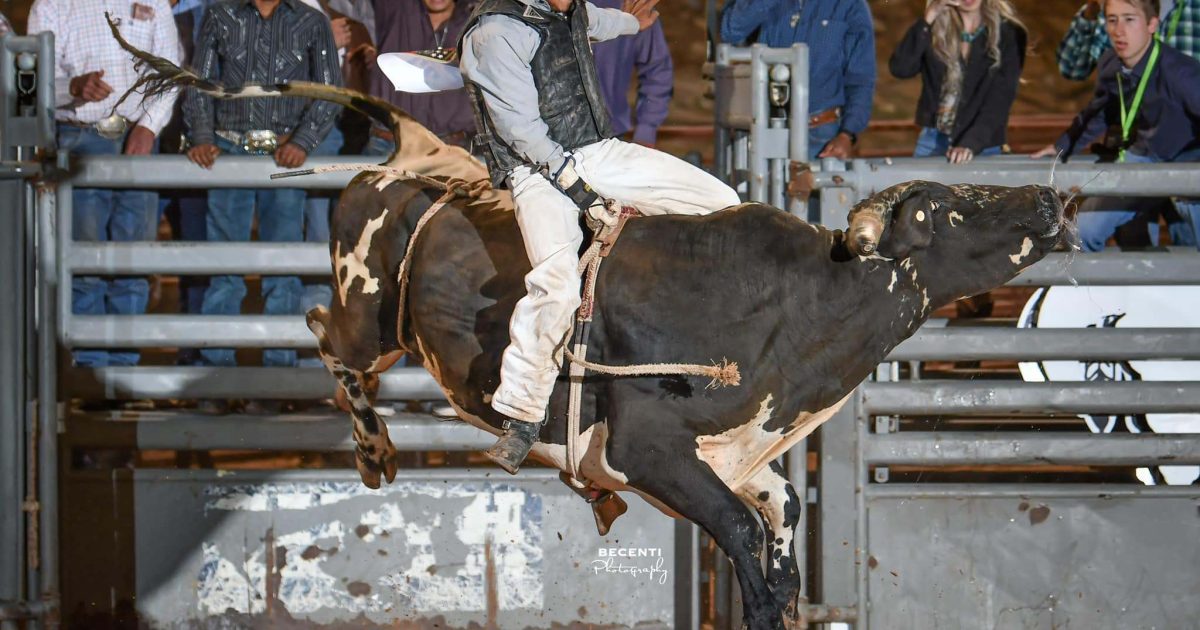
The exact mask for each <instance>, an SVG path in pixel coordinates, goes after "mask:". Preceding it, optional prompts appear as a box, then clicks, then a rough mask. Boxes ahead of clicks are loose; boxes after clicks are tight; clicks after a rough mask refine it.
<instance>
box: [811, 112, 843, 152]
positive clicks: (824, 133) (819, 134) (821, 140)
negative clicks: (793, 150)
mask: <svg viewBox="0 0 1200 630" xmlns="http://www.w3.org/2000/svg"><path fill="white" fill-rule="evenodd" d="M840 129H841V124H840V121H834V122H831V123H825V124H824V125H821V126H819V127H810V128H809V129H808V159H809V161H816V159H817V154H818V153H820V152H821V150H822V149H824V148H825V145H827V144H829V141H830V140H833V137H834V136H836V135H837V134H838V130H840Z"/></svg>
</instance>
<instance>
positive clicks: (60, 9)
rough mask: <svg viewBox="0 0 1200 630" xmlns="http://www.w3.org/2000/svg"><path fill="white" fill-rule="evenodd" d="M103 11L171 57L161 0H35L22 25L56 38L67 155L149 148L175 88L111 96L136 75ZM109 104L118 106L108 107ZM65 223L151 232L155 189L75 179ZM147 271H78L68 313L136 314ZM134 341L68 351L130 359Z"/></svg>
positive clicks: (145, 45) (93, 363)
mask: <svg viewBox="0 0 1200 630" xmlns="http://www.w3.org/2000/svg"><path fill="white" fill-rule="evenodd" d="M105 12H112V13H114V14H115V15H114V17H117V18H119V19H120V27H119V28H120V29H121V33H122V34H123V35H124V36H125V38H126V39H127V40H129V42H130V43H131V44H133V45H134V46H137V47H138V48H141V49H142V50H147V51H149V52H150V53H152V54H154V55H158V56H160V57H163V58H165V59H169V60H171V61H172V62H175V63H178V62H179V37H178V34H177V33H176V31H175V23H174V21H173V20H172V19H171V7H170V5H168V4H167V0H141V1H138V2H120V1H113V0H37V1H36V2H34V4H33V7H32V8H31V10H30V14H29V32H30V33H39V32H42V31H50V32H52V33H54V37H55V60H54V61H55V71H54V78H55V89H56V94H55V99H56V102H57V103H58V107H57V109H56V110H55V119H57V121H58V146H59V149H61V150H65V151H69V152H70V153H72V154H74V155H116V154H121V153H124V154H125V155H147V154H149V153H152V152H153V151H154V150H155V145H156V144H157V139H156V136H157V135H158V133H159V131H161V130H162V128H163V126H164V125H166V124H167V121H168V120H169V119H170V118H171V107H172V105H173V104H174V102H175V97H176V94H175V93H174V92H170V93H168V94H165V95H163V96H160V97H155V98H147V99H141V98H137V95H131V96H130V98H128V99H126V100H125V101H124V102H123V103H121V104H120V106H117V101H118V100H119V99H120V98H121V95H123V94H125V92H126V91H128V90H129V89H130V88H131V87H133V85H134V83H135V82H136V81H137V72H136V71H135V70H134V67H133V65H134V64H133V61H134V60H133V57H131V56H130V55H129V53H127V52H125V51H124V50H122V49H121V47H120V45H119V44H117V41H116V39H114V38H113V36H112V33H111V31H110V30H109V26H108V22H107V21H106V20H105ZM114 107H116V110H115V111H114V109H113V108H114ZM72 202H73V207H74V212H73V218H72V225H71V232H72V234H73V237H74V239H75V240H77V241H151V240H154V238H155V236H156V232H157V228H158V221H157V219H158V195H157V194H155V193H154V192H151V191H144V190H108V189H92V188H76V189H75V191H74V194H73V196H72ZM148 298H149V283H148V282H147V280H146V279H145V278H132V277H124V278H112V279H105V278H100V277H95V276H76V277H75V278H74V279H73V280H72V281H71V312H72V313H75V314H76V315H105V314H119V315H139V314H142V313H144V312H145V311H146V303H147V301H148ZM139 356H140V355H139V353H138V352H137V351H135V350H114V351H106V350H99V349H96V350H88V349H80V350H76V351H75V353H74V357H75V364H76V365H78V366H81V367H104V366H108V365H136V364H137V362H138V359H139Z"/></svg>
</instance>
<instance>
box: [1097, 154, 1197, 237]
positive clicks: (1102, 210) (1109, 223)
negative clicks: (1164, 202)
mask: <svg viewBox="0 0 1200 630" xmlns="http://www.w3.org/2000/svg"><path fill="white" fill-rule="evenodd" d="M1198 160H1200V151H1195V152H1189V153H1186V154H1184V155H1180V156H1179V157H1177V158H1176V159H1175V160H1174V161H1176V162H1194V161H1198ZM1158 161H1159V160H1158V159H1157V158H1153V157H1149V156H1145V155H1138V154H1136V153H1126V154H1125V162H1127V163H1130V164H1145V163H1150V162H1158ZM1138 201H1139V200H1135V199H1128V198H1122V197H1094V198H1092V199H1088V200H1087V201H1085V202H1084V203H1083V205H1081V206H1080V208H1079V214H1078V215H1077V217H1078V219H1077V220H1078V223H1079V240H1080V247H1081V248H1082V249H1083V251H1085V252H1098V251H1101V250H1103V249H1104V246H1105V244H1106V243H1107V242H1108V238H1109V237H1110V236H1112V235H1113V234H1114V233H1115V232H1116V231H1117V228H1119V227H1120V226H1122V225H1124V224H1126V223H1128V222H1130V221H1132V220H1134V219H1136V218H1138V216H1139V215H1140V214H1144V213H1146V212H1147V211H1146V210H1142V209H1138V208H1137V207H1136V206H1137V205H1138ZM1175 209H1176V211H1178V212H1179V216H1180V218H1182V219H1183V220H1182V221H1180V222H1177V223H1171V224H1169V225H1168V226H1167V227H1168V230H1169V232H1170V234H1171V241H1172V243H1174V244H1175V245H1196V246H1200V200H1197V199H1176V200H1175ZM1147 219H1148V220H1149V224H1150V242H1151V243H1153V244H1157V243H1158V217H1157V216H1151V217H1147Z"/></svg>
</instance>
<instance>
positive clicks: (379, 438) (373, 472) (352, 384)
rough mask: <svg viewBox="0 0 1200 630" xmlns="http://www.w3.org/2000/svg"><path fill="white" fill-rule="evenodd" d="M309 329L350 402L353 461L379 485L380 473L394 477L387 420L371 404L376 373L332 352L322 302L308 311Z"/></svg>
mask: <svg viewBox="0 0 1200 630" xmlns="http://www.w3.org/2000/svg"><path fill="white" fill-rule="evenodd" d="M306 319H307V321H308V329H309V330H311V331H312V333H313V335H316V337H317V348H318V351H319V352H320V355H321V362H322V363H324V364H325V369H327V370H329V373H330V374H332V375H333V378H334V380H336V381H337V386H338V388H339V389H340V391H341V392H342V393H343V394H344V395H345V396H346V400H347V401H348V402H349V403H350V416H351V418H352V419H353V426H354V443H355V449H354V463H355V465H356V466H357V467H358V474H359V476H360V477H362V482H363V484H364V485H366V486H367V487H368V488H378V487H379V485H380V484H379V480H380V476H383V477H384V478H386V479H387V482H388V483H391V482H392V480H393V479H395V478H396V447H395V446H393V445H392V440H391V439H390V438H389V437H388V428H387V424H385V423H384V422H383V420H382V419H381V418H380V417H379V414H378V413H377V412H376V411H375V408H374V407H373V406H372V405H371V400H370V396H369V394H368V392H370V391H373V390H374V389H375V388H376V387H378V382H379V376H378V375H377V374H372V373H368V372H362V371H359V370H355V369H352V368H349V367H347V366H346V364H345V363H342V360H341V359H340V358H338V356H337V355H336V354H335V353H334V350H333V342H332V341H330V339H329V334H328V331H329V330H330V328H331V327H332V326H331V322H330V313H329V310H328V309H326V308H325V307H324V306H317V307H316V308H314V309H312V310H311V311H309V312H308V315H307V318H306Z"/></svg>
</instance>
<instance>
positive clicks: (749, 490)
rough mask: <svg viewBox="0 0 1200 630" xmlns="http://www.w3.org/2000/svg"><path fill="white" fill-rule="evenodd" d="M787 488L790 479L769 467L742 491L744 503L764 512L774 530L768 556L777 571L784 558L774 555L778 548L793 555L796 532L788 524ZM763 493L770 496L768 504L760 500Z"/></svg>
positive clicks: (754, 477)
mask: <svg viewBox="0 0 1200 630" xmlns="http://www.w3.org/2000/svg"><path fill="white" fill-rule="evenodd" d="M787 487H788V480H787V479H785V478H784V477H782V476H780V475H779V474H778V473H776V472H775V471H774V470H771V467H770V466H767V467H765V468H763V469H762V470H760V471H758V474H756V475H754V476H753V477H751V478H750V479H748V480H747V482H746V485H745V486H742V489H741V491H740V492H738V498H740V499H741V500H742V503H745V504H746V505H747V506H749V507H750V508H751V509H754V510H757V511H758V512H759V513H761V514H762V515H763V518H764V520H765V521H766V522H767V524H768V525H769V526H770V527H771V533H772V534H773V536H772V539H771V540H769V541H768V549H769V550H770V552H771V553H770V554H769V555H768V557H769V558H770V559H771V564H772V566H773V567H774V568H776V569H779V568H781V562H780V560H781V556H779V555H776V554H775V553H774V551H775V550H776V549H779V550H780V553H781V555H788V556H790V555H792V553H793V551H792V529H791V528H790V527H786V526H785V525H784V520H785V514H784V506H785V504H786V503H787V501H788V492H787ZM763 492H766V493H767V498H766V500H765V501H764V500H759V498H758V497H759V496H760V494H761V493H763ZM776 541H779V542H778V544H776Z"/></svg>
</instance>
